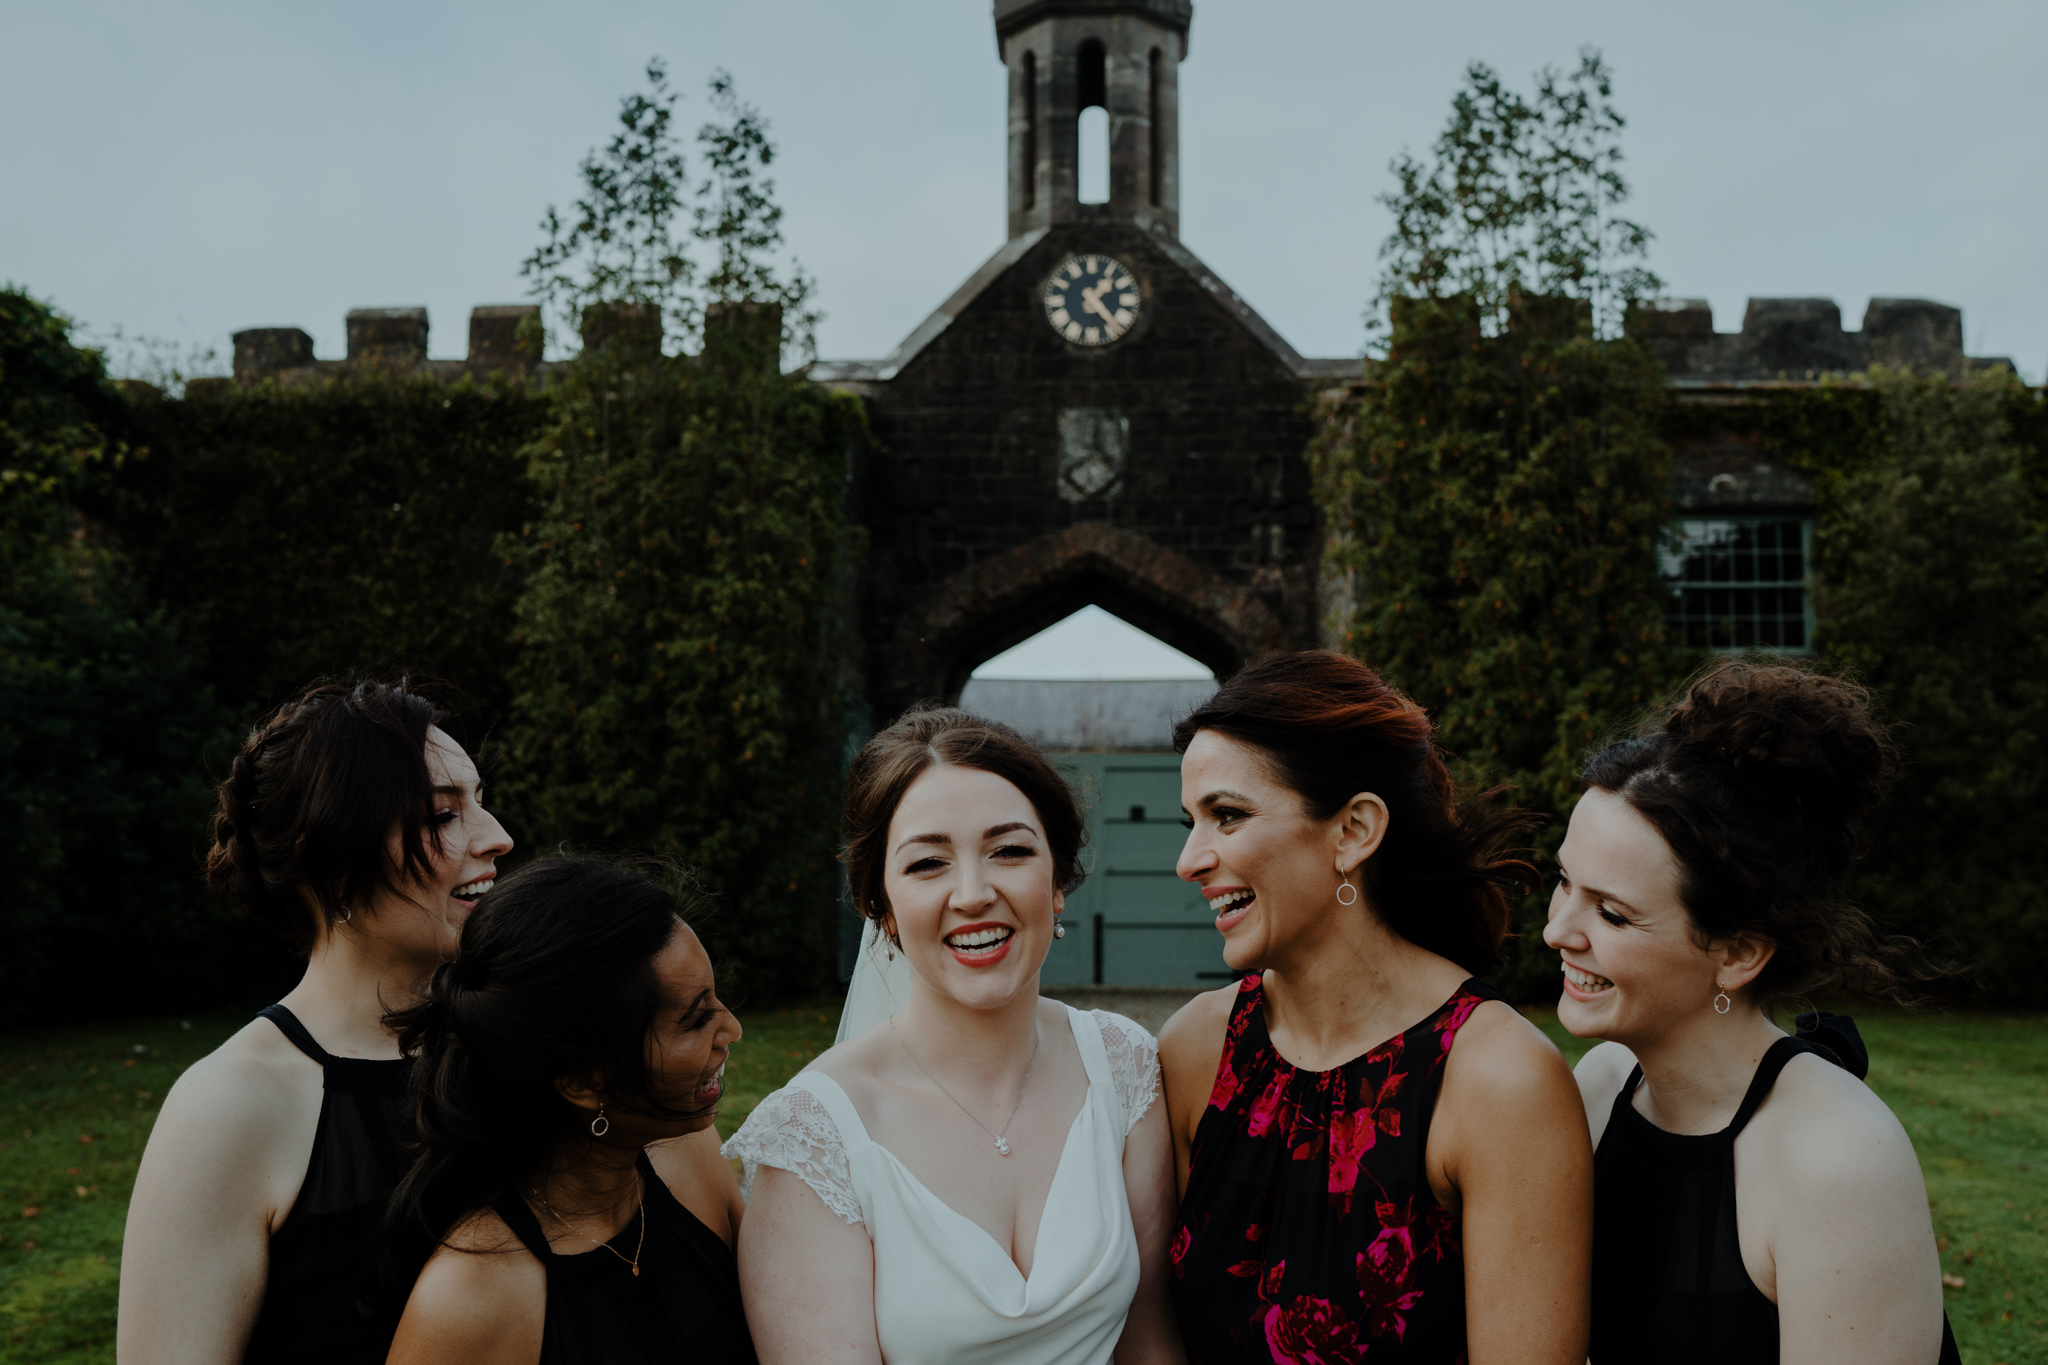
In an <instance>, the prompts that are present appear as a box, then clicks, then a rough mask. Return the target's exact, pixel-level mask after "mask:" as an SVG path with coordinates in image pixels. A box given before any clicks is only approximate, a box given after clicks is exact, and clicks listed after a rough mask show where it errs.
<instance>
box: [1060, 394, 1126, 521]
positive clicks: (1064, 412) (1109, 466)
mask: <svg viewBox="0 0 2048 1365" xmlns="http://www.w3.org/2000/svg"><path fill="white" fill-rule="evenodd" d="M1130 449H1131V419H1130V418H1128V417H1126V416H1124V415H1123V414H1122V413H1120V412H1117V411H1115V410H1113V409H1110V408H1061V409H1060V475H1059V494H1060V496H1061V497H1063V498H1065V499H1066V500H1067V501H1068V502H1086V501H1088V500H1089V499H1092V498H1101V497H1107V496H1109V495H1110V494H1112V493H1114V492H1115V491H1116V488H1117V485H1118V484H1120V483H1122V482H1123V477H1124V461H1125V460H1126V458H1127V457H1128V456H1129V454H1130Z"/></svg>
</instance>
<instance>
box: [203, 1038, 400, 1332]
mask: <svg viewBox="0 0 2048 1365" xmlns="http://www.w3.org/2000/svg"><path fill="white" fill-rule="evenodd" d="M257 1017H258V1018H261V1019H268V1020H269V1021H270V1022H271V1023H273V1024H275V1025H277V1028H278V1031H279V1032H280V1033H282V1034H284V1036H285V1037H286V1038H288V1039H290V1040H291V1043H292V1046H294V1047H296V1048H297V1049H298V1050H299V1051H301V1052H303V1053H305V1054H306V1055H307V1056H308V1057H311V1058H312V1059H313V1060H314V1061H316V1062H318V1063H320V1066H321V1069H322V1071H323V1072H324V1073H325V1074H324V1077H323V1080H322V1085H323V1087H324V1088H323V1091H322V1094H321V1097H320V1124H319V1127H317V1128H316V1129H314V1132H313V1156H312V1159H311V1160H310V1161H308V1162H307V1164H306V1179H305V1181H304V1183H303V1184H301V1185H300V1186H299V1197H298V1198H297V1199H296V1200H294V1201H293V1203H292V1211H291V1212H290V1213H289V1214H287V1215H286V1216H285V1220H284V1222H283V1223H282V1224H281V1225H280V1226H279V1227H278V1229H277V1231H276V1232H274V1233H272V1234H271V1235H270V1272H269V1276H268V1278H267V1279H266V1280H265V1282H264V1286H263V1307H262V1309H261V1310H260V1311H259V1313H258V1315H257V1318H256V1328H255V1330H254V1331H253V1332H252V1333H251V1334H250V1336H249V1346H248V1349H247V1351H246V1352H245V1353H244V1354H243V1356H242V1359H243V1361H244V1362H246V1365H273V1362H275V1363H277V1365H282V1363H283V1362H292V1365H379V1363H380V1362H382V1361H383V1359H384V1357H385V1355H386V1353H387V1352H389V1350H390V1349H391V1338H392V1335H393V1333H395V1332H396V1331H397V1330H398V1314H399V1312H400V1311H401V1309H402V1308H403V1304H402V1303H400V1304H389V1305H383V1306H379V1307H374V1308H365V1307H364V1306H362V1304H361V1302H360V1301H361V1299H362V1296H363V1292H364V1290H366V1289H367V1288H369V1279H370V1275H371V1272H372V1270H373V1268H374V1266H375V1262H376V1256H377V1245H378V1235H379V1227H380V1225H381V1223H382V1221H383V1218H384V1205H385V1203H386V1201H387V1200H389V1199H390V1197H391V1191H392V1190H393V1189H394V1188H395V1187H396V1186H397V1184H398V1177H399V1176H400V1175H401V1174H403V1173H404V1170H405V1165H406V1162H407V1160H408V1152H407V1144H408V1143H410V1142H411V1140H412V1119H411V1117H410V1110H409V1108H408V1104H407V1092H406V1078H407V1076H408V1075H409V1074H410V1072H411V1069H412V1063H410V1062H407V1061H404V1060H392V1061H387V1062H378V1061H371V1060H369V1059H367V1058H363V1057H336V1056H333V1055H331V1054H329V1053H328V1051H327V1050H326V1049H325V1048H323V1047H321V1046H320V1044H318V1043H316V1042H314V1041H313V1035H312V1034H310V1033H308V1032H306V1026H305V1025H304V1024H302V1023H300V1022H299V1020H298V1016H296V1015H294V1014H293V1013H292V1012H291V1011H290V1010H288V1009H286V1008H285V1007H284V1006H283V1005H272V1006H270V1007H269V1008H268V1009H265V1010H263V1011H261V1012H260V1013H259V1014H258V1016H257Z"/></svg>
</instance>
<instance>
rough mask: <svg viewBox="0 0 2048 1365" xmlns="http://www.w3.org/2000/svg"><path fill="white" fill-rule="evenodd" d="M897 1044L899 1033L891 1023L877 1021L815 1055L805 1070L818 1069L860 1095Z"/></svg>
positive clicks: (842, 1088) (844, 1087)
mask: <svg viewBox="0 0 2048 1365" xmlns="http://www.w3.org/2000/svg"><path fill="white" fill-rule="evenodd" d="M896 1045H897V1044H896V1037H895V1035H894V1034H893V1033H891V1032H890V1029H889V1025H888V1024H887V1023H881V1024H877V1025H875V1027H873V1028H871V1029H869V1030H868V1031H867V1032H866V1033H862V1034H859V1035H856V1036H855V1037H852V1038H848V1039H847V1040H846V1041H845V1042H843V1043H836V1044H834V1045H833V1046H831V1047H829V1048H827V1049H825V1051H823V1052H821V1053H819V1054H818V1055H817V1056H816V1057H814V1058H812V1059H811V1062H810V1064H809V1065H808V1066H806V1067H805V1068H804V1070H805V1071H815V1072H818V1073H819V1074H821V1075H823V1076H825V1077H827V1078H829V1079H831V1080H833V1081H835V1082H837V1083H838V1085H839V1088H840V1089H841V1090H844V1091H845V1092H846V1093H847V1094H848V1095H849V1096H854V1097H856V1098H857V1097H858V1095H859V1094H861V1093H864V1092H865V1091H866V1090H867V1088H868V1087H869V1086H870V1085H871V1084H872V1083H873V1081H874V1078H875V1076H876V1075H877V1074H879V1073H880V1072H881V1070H882V1069H883V1067H884V1066H885V1064H886V1063H887V1062H888V1061H889V1060H890V1055H891V1054H890V1050H891V1049H893V1048H895V1047H896Z"/></svg>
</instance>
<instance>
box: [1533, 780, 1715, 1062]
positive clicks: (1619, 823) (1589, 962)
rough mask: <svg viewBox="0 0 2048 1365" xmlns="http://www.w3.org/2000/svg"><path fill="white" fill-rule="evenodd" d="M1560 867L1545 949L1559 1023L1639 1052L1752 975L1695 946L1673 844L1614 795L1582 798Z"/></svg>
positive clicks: (1712, 950) (1602, 793)
mask: <svg viewBox="0 0 2048 1365" xmlns="http://www.w3.org/2000/svg"><path fill="white" fill-rule="evenodd" d="M1557 861H1558V878H1557V889H1556V890H1555V891H1553V892H1552V893H1551V897H1550V920H1549V923H1548V924H1547V925H1546V926H1545V927H1544V930H1543V941H1544V942H1545V943H1547V944H1549V945H1550V946H1551V947H1553V948H1556V949H1557V950H1558V951H1559V953H1560V955H1561V956H1562V958H1563V971H1564V995H1563V997H1562V998H1561V999H1560V1000H1559V1001H1558V1003H1557V1019H1558V1022H1559V1023H1561V1024H1563V1025H1564V1026H1565V1027H1566V1028H1568V1029H1570V1030H1571V1031H1572V1032H1573V1033H1574V1034H1576V1035H1577V1036H1579V1037H1581V1038H1604V1039H1607V1040H1609V1041H1612V1042H1619V1043H1623V1044H1625V1045H1627V1046H1629V1047H1631V1048H1634V1049H1637V1050H1640V1049H1641V1048H1642V1047H1643V1046H1644V1045H1645V1044H1647V1043H1650V1042H1653V1041H1655V1040H1656V1039H1658V1038H1660V1037H1662V1036H1663V1035H1664V1034H1665V1033H1666V1032H1667V1031H1669V1030H1670V1029H1672V1028H1673V1027H1675V1026H1678V1025H1681V1024H1686V1023H1690V1022H1693V1021H1696V1020H1698V1019H1699V1018H1700V1017H1701V1016H1702V1015H1703V1014H1704V1013H1706V1012H1709V1011H1711V1010H1712V1008H1713V999H1714V996H1715V994H1716V993H1717V992H1718V991H1719V990H1720V988H1721V984H1722V981H1723V980H1724V979H1726V978H1727V977H1728V976H1731V975H1742V976H1744V977H1745V979H1746V977H1747V976H1748V975H1753V973H1743V972H1741V971H1739V970H1737V971H1734V972H1731V971H1729V970H1728V958H1727V953H1726V951H1725V949H1724V948H1722V947H1719V946H1716V947H1710V948H1702V947H1701V946H1700V945H1699V942H1698V940H1697V939H1696V938H1695V937H1694V934H1693V924H1692V919H1691V917H1690V916H1689V915H1687V914H1686V911H1685V906H1684V904H1683V903H1682V902H1681V901H1680V899H1679V892H1678V887H1679V868H1678V862H1677V859H1676V858H1675V857H1673V855H1672V852H1671V846H1670V845H1669V844H1667V843H1665V842H1664V837H1663V836H1662V835H1660V834H1659V833H1658V832H1657V830H1656V827H1655V826H1653V825H1652V824H1651V823H1650V822H1649V821H1648V820H1645V819H1644V818H1643V817H1642V816H1641V815H1639V814H1637V813H1636V812H1635V810H1634V809H1633V808H1631V807H1630V806H1629V804H1628V803H1627V802H1626V801H1624V800H1622V799H1621V797H1619V796H1617V795H1615V794H1614V793H1613V792H1606V791H1601V790H1599V789H1597V788H1595V789H1593V790H1591V791H1588V792H1587V793H1586V794H1585V795H1584V796H1583V797H1581V798H1580V800H1579V804H1578V807H1577V809H1575V810H1574V811H1573V812H1572V820H1571V828H1570V831H1569V832H1568V833H1567V834H1566V835H1565V841H1564V846H1563V847H1562V848H1561V849H1559V850H1558V855H1557Z"/></svg>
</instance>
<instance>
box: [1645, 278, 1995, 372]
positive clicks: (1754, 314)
mask: <svg viewBox="0 0 2048 1365" xmlns="http://www.w3.org/2000/svg"><path fill="white" fill-rule="evenodd" d="M1624 328H1625V330H1626V331H1627V333H1628V335H1630V336H1632V337H1635V338H1637V339H1638V340H1640V341H1642V342H1643V343H1644V344H1645V345H1647V346H1648V347H1649V348H1650V350H1651V351H1652V352H1654V353H1655V354H1656V356H1657V358H1658V359H1659V360H1660V361H1662V362H1663V363H1664V368H1665V370H1666V372H1668V373H1669V374H1670V376H1671V380H1672V383H1673V384H1675V385H1677V386H1679V387H1682V388H1685V387H1719V386H1722V385H1728V384H1757V383H1784V382H1811V381H1813V380H1816V379H1819V378H1821V377H1822V376H1824V375H1843V374H1854V373H1856V372H1858V371H1860V370H1864V369H1868V368H1869V367H1870V366H1872V365H1895V366H1901V367H1905V368H1910V369H1914V370H1920V371H1923V372H1933V373H1941V374H1948V375H1952V376H1955V377H1957V378H1960V377H1962V375H1963V374H1965V373H1967V372H1968V371H1970V370H1973V369H1987V368H2000V369H2007V370H2010V369H2011V368H2012V367H2013V366H2012V362H2011V361H2010V360H2007V359H2004V358H2003V357H1995V358H1994V357H1972V356H1966V355H1964V354H1963V310H1962V309H1960V308H1951V307H1949V306H1948V305H1947V304H1944V303H1935V302H1933V301H1932V300H1930V299H1872V300H1871V301H1870V306H1869V307H1868V308H1867V309H1865V310H1864V313H1863V330H1862V331H1860V332H1847V331H1844V330H1843V329H1842V310H1841V309H1840V308H1839V307H1838V306H1836V304H1835V301H1834V300H1833V299H1751V300H1750V301H1749V307H1748V308H1746V309H1745V310H1744V311H1743V315H1742V330H1741V331H1739V332H1716V331H1715V330H1714V312H1713V309H1712V308H1711V307H1710V306H1708V303H1707V301H1706V300H1705V299H1647V300H1643V301H1640V302H1638V303H1635V304H1633V305H1631V306H1630V308H1629V311H1628V317H1627V319H1626V321H1625V323H1624Z"/></svg>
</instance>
